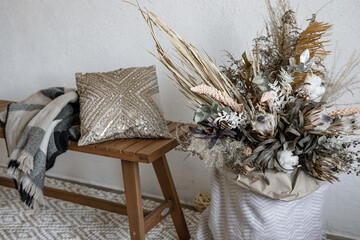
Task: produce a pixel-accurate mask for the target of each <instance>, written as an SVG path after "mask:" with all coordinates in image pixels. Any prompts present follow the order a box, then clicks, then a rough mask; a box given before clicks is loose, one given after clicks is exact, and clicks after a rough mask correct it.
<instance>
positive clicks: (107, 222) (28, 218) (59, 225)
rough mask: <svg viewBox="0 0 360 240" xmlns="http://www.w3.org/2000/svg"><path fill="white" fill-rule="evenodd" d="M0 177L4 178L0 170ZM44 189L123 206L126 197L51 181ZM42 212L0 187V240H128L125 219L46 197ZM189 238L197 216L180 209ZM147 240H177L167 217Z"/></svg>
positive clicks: (149, 202) (148, 202) (149, 204)
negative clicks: (98, 199)
mask: <svg viewBox="0 0 360 240" xmlns="http://www.w3.org/2000/svg"><path fill="white" fill-rule="evenodd" d="M0 176H3V177H7V174H6V169H5V168H3V167H0ZM45 186H48V187H52V188H56V189H61V190H65V191H70V192H76V193H80V194H84V195H88V196H92V197H96V198H101V199H105V200H109V201H116V202H120V203H123V204H124V203H125V195H124V194H120V193H114V192H109V191H104V190H99V189H96V188H92V187H88V186H84V185H81V184H75V183H70V182H67V181H62V180H58V179H54V178H46V182H45ZM46 201H47V206H46V208H45V209H43V210H37V211H34V210H31V209H29V208H28V207H26V206H25V204H24V203H22V202H21V201H20V199H19V195H18V192H17V191H16V190H15V189H11V188H7V187H3V186H0V239H6V240H35V239H36V240H43V239H44V240H53V239H57V240H62V239H66V240H70V239H71V240H73V239H74V240H75V239H79V240H82V239H87V240H88V239H89V240H90V239H94V240H95V239H96V240H100V239H117V240H119V239H130V236H129V225H128V221H127V216H123V215H119V214H116V213H111V212H107V211H103V210H99V209H94V208H90V207H87V206H82V205H78V204H74V203H70V202H66V201H62V200H59V199H54V198H48V197H46ZM158 205H159V203H158V202H155V201H152V200H148V199H143V206H144V209H148V210H151V209H154V208H155V207H157V206H158ZM183 211H184V214H185V219H186V222H187V224H188V228H189V231H190V234H191V235H192V236H194V235H195V232H196V228H197V223H198V220H199V216H200V213H198V212H195V211H192V210H190V209H186V208H184V209H183ZM146 239H148V240H150V239H154V240H155V239H156V240H159V239H178V238H177V234H176V231H175V228H174V226H173V223H172V219H171V217H170V216H168V217H166V218H165V219H164V220H163V221H161V222H160V223H159V224H158V225H157V226H155V227H154V228H153V229H152V230H151V231H149V232H148V233H147V234H146Z"/></svg>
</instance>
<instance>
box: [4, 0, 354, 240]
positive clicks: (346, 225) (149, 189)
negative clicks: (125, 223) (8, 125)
mask: <svg viewBox="0 0 360 240" xmlns="http://www.w3.org/2000/svg"><path fill="white" fill-rule="evenodd" d="M140 3H141V4H142V5H143V6H146V7H148V8H149V9H151V10H152V11H154V12H155V13H157V14H158V15H159V16H160V17H161V18H162V19H163V20H164V21H165V22H166V23H167V24H169V25H170V26H171V27H173V28H174V29H175V30H176V31H177V32H178V33H180V34H181V35H182V36H183V37H184V38H185V39H187V40H188V41H189V42H191V43H193V44H194V45H195V46H198V47H199V48H200V49H206V51H207V52H208V53H209V55H210V56H212V57H215V58H216V59H217V63H218V64H219V65H220V64H222V63H223V62H225V61H226V59H225V58H224V55H225V54H224V51H223V50H229V51H231V52H233V53H235V54H237V56H240V54H241V53H242V52H243V51H245V50H247V49H248V48H250V47H251V44H252V42H251V40H252V39H253V38H254V37H255V36H256V34H257V33H259V32H260V31H261V30H263V28H264V25H263V19H264V18H265V17H266V10H265V5H264V2H263V0H237V1H236V0H228V1H219V0H198V1H193V0H181V1H179V0H156V1H154V0H148V1H146V0H140ZM297 3H298V1H296V2H294V6H295V8H296V6H297ZM323 4H324V1H323V0H303V1H302V3H301V5H300V7H299V9H298V13H299V14H298V16H299V18H298V19H299V22H301V23H302V26H305V25H306V23H304V22H302V21H303V20H304V19H306V18H309V17H310V16H311V13H312V12H313V11H316V10H317V9H319V8H320V7H321V6H322V5H323ZM359 10H360V1H358V0H343V1H341V0H335V1H334V2H333V3H332V4H331V5H329V6H327V7H326V8H324V9H323V10H322V11H321V12H320V13H319V15H318V16H319V18H318V19H320V20H323V21H328V22H331V23H334V24H335V26H334V28H333V34H332V36H333V39H335V40H336V41H337V43H338V46H339V49H340V50H341V53H342V54H343V56H344V57H343V58H340V61H339V63H344V61H345V60H344V59H346V58H347V57H349V56H350V55H351V53H352V52H353V51H354V50H360V41H359V39H360V31H359V26H360V18H359V14H358V12H359ZM164 43H165V41H164ZM167 46H169V45H167ZM165 49H170V47H166V48H165ZM146 50H150V51H154V50H155V48H154V43H153V41H152V39H151V38H150V34H149V32H148V30H147V28H146V26H145V23H144V22H143V20H142V18H141V16H140V15H139V13H138V12H137V11H136V10H135V9H134V8H133V7H131V6H129V5H127V4H124V3H122V2H121V1H119V0H107V1H100V0H32V1H30V0H16V1H14V0H0V86H1V87H0V99H9V100H21V99H23V98H25V97H26V96H27V95H29V94H31V93H32V92H34V91H37V90H38V89H41V88H47V87H50V86H68V87H75V79H74V74H75V73H76V72H94V71H108V70H114V69H117V68H120V67H129V66H146V65H152V64H156V65H157V67H158V76H159V84H160V91H161V92H160V93H161V98H162V104H163V107H164V110H165V116H166V118H167V119H171V120H176V121H179V120H181V121H191V119H192V112H191V111H190V110H189V109H188V108H187V107H186V103H185V101H184V100H183V98H182V97H181V96H180V94H179V93H178V92H177V91H176V90H175V89H174V88H173V87H172V86H171V85H170V84H169V83H168V81H167V80H166V78H165V75H164V73H163V71H165V69H164V68H163V67H162V66H161V65H160V64H159V63H158V62H157V60H156V59H154V58H153V57H152V56H151V55H150V54H149V53H148V52H147V51H146ZM331 61H332V60H330V61H329V62H331ZM350 97H351V96H350ZM351 98H352V99H353V100H354V101H355V100H357V101H359V100H360V97H359V96H356V97H351ZM0 151H1V157H0V158H1V163H2V164H3V165H5V164H6V155H5V148H4V142H3V140H1V142H0ZM185 157H186V154H184V153H180V152H175V151H173V152H171V153H169V154H168V159H169V163H170V168H171V170H172V173H173V177H174V179H175V182H176V187H177V189H178V193H179V196H180V198H181V200H182V201H183V202H185V203H190V202H191V200H192V197H193V196H194V195H195V194H196V193H198V192H200V191H208V190H209V170H208V169H206V168H204V166H203V164H202V162H200V161H199V160H198V159H194V158H188V159H187V160H185ZM49 175H52V176H61V177H66V178H69V179H76V180H80V181H83V182H88V183H92V184H97V185H102V186H106V187H112V188H118V189H121V188H122V176H121V166H120V161H118V160H116V159H110V158H102V157H97V156H91V155H86V154H81V153H74V152H68V153H66V154H65V155H63V156H61V157H59V158H58V160H57V162H56V166H55V168H53V169H52V170H51V171H50V172H49ZM141 176H142V188H143V192H144V193H145V194H148V195H153V196H159V195H160V189H159V187H158V186H157V182H156V179H155V176H154V174H153V170H152V169H151V167H150V166H144V167H142V168H141ZM341 180H342V181H341V182H340V183H335V184H334V185H331V186H330V190H329V194H328V196H327V198H326V199H325V212H324V224H325V225H324V226H325V228H326V229H327V231H330V232H332V233H334V234H339V235H344V236H350V237H358V238H360V230H359V229H360V217H359V216H360V178H356V177H355V176H344V177H342V178H341Z"/></svg>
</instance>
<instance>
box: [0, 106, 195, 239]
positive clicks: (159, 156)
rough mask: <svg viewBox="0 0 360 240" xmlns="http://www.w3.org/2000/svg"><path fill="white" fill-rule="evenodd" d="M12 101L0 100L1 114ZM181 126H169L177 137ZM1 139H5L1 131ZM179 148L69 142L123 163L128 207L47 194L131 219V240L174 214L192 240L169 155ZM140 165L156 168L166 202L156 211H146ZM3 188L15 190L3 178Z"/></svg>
mask: <svg viewBox="0 0 360 240" xmlns="http://www.w3.org/2000/svg"><path fill="white" fill-rule="evenodd" d="M9 103H11V102H9V101H2V100H0V112H1V111H3V110H5V109H6V107H7V105H8V104H9ZM176 125H177V123H174V122H168V127H169V131H170V132H171V133H172V135H173V136H174V135H175V130H176ZM0 137H2V138H3V137H4V135H3V129H2V128H1V127H0ZM177 145H178V143H177V141H176V139H175V138H174V137H173V138H172V139H166V140H164V139H162V140H156V139H123V140H114V141H108V142H103V143H99V144H92V145H88V146H83V147H79V146H78V145H77V142H71V141H70V142H69V150H72V151H77V152H84V153H89V154H95V155H101V156H107V157H112V158H117V159H121V166H122V174H123V179H124V188H125V196H126V206H125V205H123V204H120V203H115V202H111V201H106V200H102V199H97V198H93V197H90V196H84V195H81V194H77V193H70V192H66V191H62V190H59V189H53V188H48V187H45V188H44V194H45V195H46V196H49V197H53V198H58V199H62V200H65V201H70V202H74V203H78V204H82V205H86V206H90V207H94V208H99V209H103V210H106V211H111V212H116V213H119V214H123V215H127V216H128V219H129V226H130V235H131V239H145V233H146V232H148V231H149V230H151V229H152V228H153V227H154V226H156V225H157V224H158V223H159V222H160V221H161V220H162V219H164V218H165V217H166V216H168V215H169V214H171V217H172V220H173V223H174V225H175V228H176V231H177V234H178V236H179V239H190V234H189V231H188V228H187V225H186V222H185V218H184V214H183V212H182V209H181V206H180V202H179V198H178V195H177V193H176V189H175V185H174V182H173V179H172V176H171V173H170V169H169V166H168V163H167V160H166V157H165V154H166V153H167V152H169V151H170V150H172V149H173V148H174V147H176V146H177ZM139 163H147V164H150V163H151V164H152V165H153V167H154V170H155V174H156V176H157V179H158V181H159V184H160V187H161V190H162V193H163V195H164V198H165V201H164V202H163V203H162V204H161V205H160V206H159V207H157V208H156V209H154V210H153V211H146V210H143V209H142V200H141V188H140V175H139ZM0 185H3V186H8V187H13V186H14V184H13V182H12V180H11V179H8V178H2V177H1V178H0Z"/></svg>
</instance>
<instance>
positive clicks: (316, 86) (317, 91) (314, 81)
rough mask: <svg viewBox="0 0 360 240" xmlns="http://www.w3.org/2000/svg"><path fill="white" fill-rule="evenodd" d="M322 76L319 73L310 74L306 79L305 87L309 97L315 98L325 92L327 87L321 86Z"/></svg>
mask: <svg viewBox="0 0 360 240" xmlns="http://www.w3.org/2000/svg"><path fill="white" fill-rule="evenodd" d="M321 82H322V78H321V77H319V76H317V75H308V76H307V77H306V79H305V86H304V87H305V89H306V92H307V94H308V95H309V98H310V99H311V100H315V99H317V98H319V97H321V96H322V95H323V94H324V93H325V87H324V86H321Z"/></svg>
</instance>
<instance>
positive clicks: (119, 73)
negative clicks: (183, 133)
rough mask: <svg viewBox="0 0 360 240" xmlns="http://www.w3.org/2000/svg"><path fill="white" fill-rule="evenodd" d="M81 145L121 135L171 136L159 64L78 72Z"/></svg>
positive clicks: (122, 136)
mask: <svg viewBox="0 0 360 240" xmlns="http://www.w3.org/2000/svg"><path fill="white" fill-rule="evenodd" d="M76 85H77V88H78V92H79V97H80V100H79V101H80V123H81V125H80V128H81V137H80V140H79V143H78V144H79V146H83V145H88V144H92V143H98V142H104V141H108V140H113V139H120V138H170V137H171V134H170V133H169V130H168V128H167V125H166V121H165V120H164V117H163V113H162V108H161V105H160V102H159V87H158V83H157V77H156V69H155V66H150V67H137V68H135V67H133V68H123V69H119V70H115V71H111V72H99V73H85V74H82V73H77V74H76Z"/></svg>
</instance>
